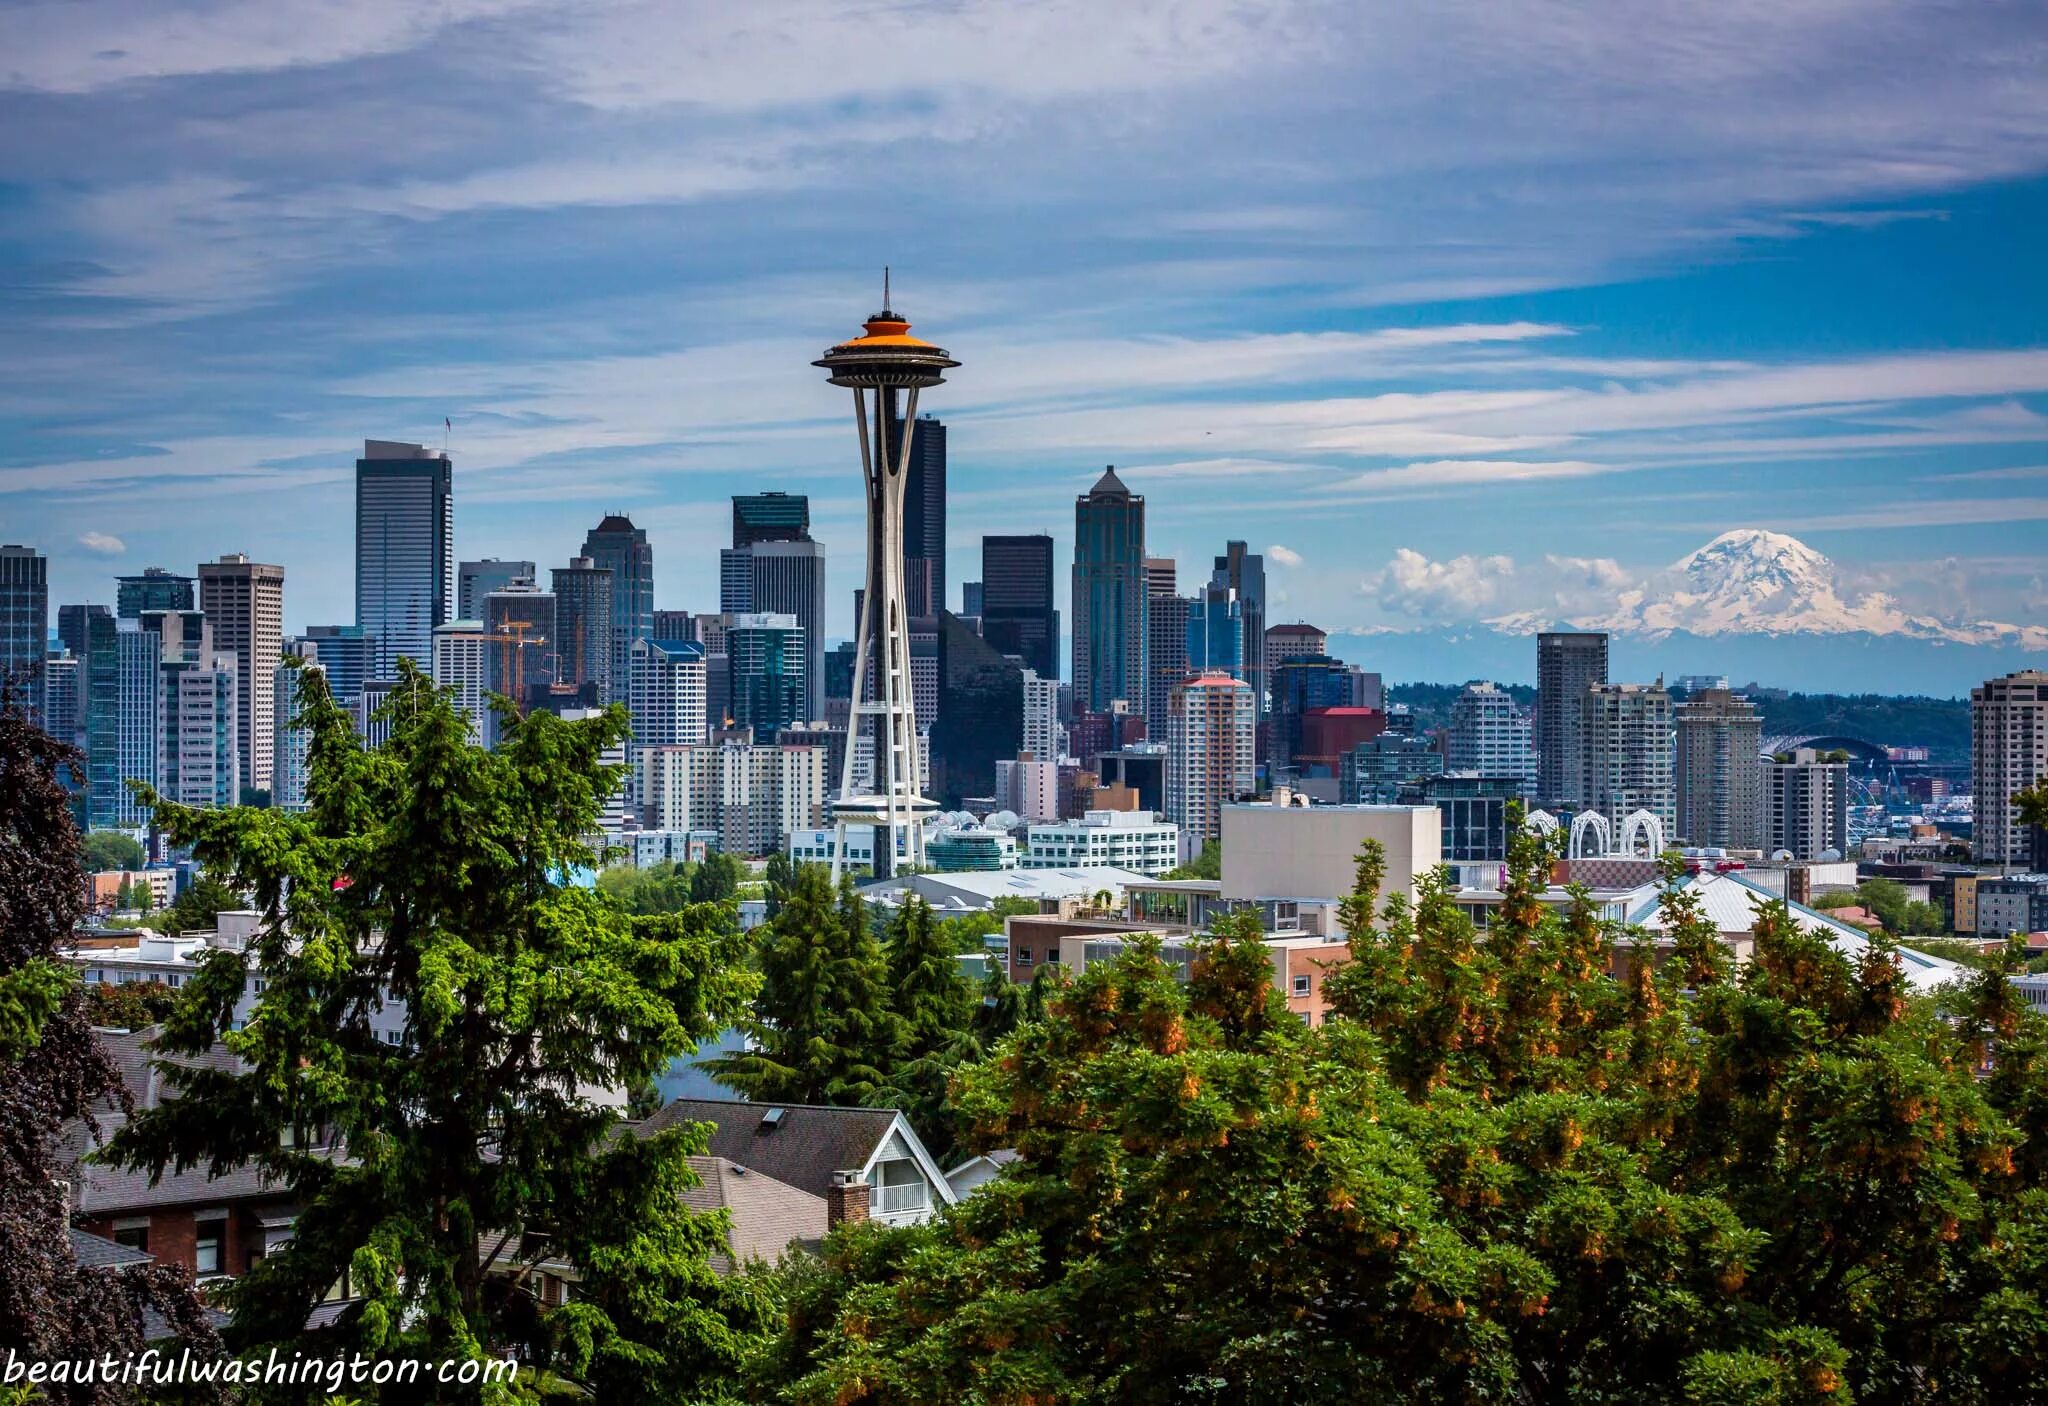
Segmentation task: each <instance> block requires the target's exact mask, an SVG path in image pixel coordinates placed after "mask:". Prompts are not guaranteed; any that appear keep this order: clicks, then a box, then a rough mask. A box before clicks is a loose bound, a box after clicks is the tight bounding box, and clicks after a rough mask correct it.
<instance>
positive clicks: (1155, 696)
mask: <svg viewBox="0 0 2048 1406" xmlns="http://www.w3.org/2000/svg"><path fill="white" fill-rule="evenodd" d="M1176 580H1177V573H1176V571H1175V568H1174V561H1173V558H1172V557H1148V558H1146V560H1145V699H1144V708H1145V717H1146V719H1147V721H1148V722H1149V723H1150V725H1151V728H1152V734H1153V736H1154V737H1155V738H1159V737H1163V736H1164V735H1165V731H1166V726H1165V724H1166V700H1167V698H1168V697H1169V696H1170V695H1171V694H1172V693H1173V690H1174V689H1175V687H1176V686H1178V685H1179V684H1180V683H1182V682H1183V681H1184V680H1185V679H1186V678H1187V677H1188V617H1189V614H1190V612H1191V611H1192V610H1193V607H1194V602H1192V601H1190V600H1189V599H1188V598H1187V597H1186V596H1183V595H1181V594H1180V593H1179V590H1178V587H1177V585H1176ZM1077 638H1078V637H1077Z"/></svg>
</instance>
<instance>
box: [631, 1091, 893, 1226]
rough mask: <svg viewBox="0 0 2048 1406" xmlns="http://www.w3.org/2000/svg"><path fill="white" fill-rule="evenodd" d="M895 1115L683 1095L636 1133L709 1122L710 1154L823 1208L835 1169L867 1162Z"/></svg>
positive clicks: (889, 1111) (707, 1151)
mask: <svg viewBox="0 0 2048 1406" xmlns="http://www.w3.org/2000/svg"><path fill="white" fill-rule="evenodd" d="M897 1117H898V1113H897V1110H895V1109H893V1108H827V1107H821V1106H818V1105H815V1104H770V1103H744V1102H741V1101H739V1100H736V1099H708V1098H679V1099H677V1100H675V1102H673V1103H671V1104H669V1105H668V1106H667V1107H665V1108H663V1109H661V1110H660V1111H658V1112H656V1113H655V1114H654V1115H653V1116H652V1117H650V1118H648V1119H647V1120H646V1121H644V1122H642V1123H640V1124H639V1125H638V1127H637V1129H636V1131H637V1132H639V1134H640V1135H641V1136H643V1137H651V1136H652V1135H654V1134H655V1133H658V1132H662V1131H665V1130H666V1129H669V1128H674V1127H680V1126H683V1125H685V1124H689V1123H709V1124H711V1127H712V1131H711V1144H710V1146H709V1147H708V1148H706V1149H705V1155H706V1156H707V1157H709V1158H712V1159H715V1160H717V1161H722V1162H727V1163H730V1164H732V1165H734V1166H738V1167H742V1168H745V1169H747V1170H749V1171H754V1172H762V1173H765V1174H766V1175H768V1176H770V1177H772V1178H774V1179H775V1180H776V1181H779V1182H781V1183H782V1184H783V1185H785V1186H787V1187H791V1188H793V1189H795V1190H797V1191H799V1192H805V1193H809V1194H810V1195H812V1196H815V1197H818V1198H821V1205H822V1198H823V1196H824V1194H825V1192H826V1191H827V1190H828V1189H829V1188H830V1187H831V1185H832V1174H833V1173H834V1172H837V1171H847V1170H859V1169H861V1168H864V1167H866V1166H867V1165H868V1163H869V1161H871V1160H872V1159H873V1157H874V1155H875V1153H876V1152H877V1151H878V1150H880V1148H881V1146H882V1144H883V1142H884V1141H885V1140H887V1138H888V1136H889V1133H890V1131H891V1130H892V1129H893V1128H894V1127H895V1126H896V1120H897ZM720 1194H723V1191H722V1189H721V1192H720ZM785 1243H786V1242H785Z"/></svg>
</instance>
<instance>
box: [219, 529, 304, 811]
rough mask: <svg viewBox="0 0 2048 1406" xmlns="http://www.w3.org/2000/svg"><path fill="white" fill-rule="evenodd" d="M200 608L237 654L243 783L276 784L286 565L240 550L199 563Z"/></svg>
mask: <svg viewBox="0 0 2048 1406" xmlns="http://www.w3.org/2000/svg"><path fill="white" fill-rule="evenodd" d="M199 608H200V610H201V611H203V612H204V613H205V615H206V619H207V623H208V624H210V625H211V626H212V627H213V647H214V648H215V649H216V650H219V651H220V652H221V653H223V654H232V655H234V656H235V755H236V758H237V765H239V766H240V767H241V776H240V778H239V781H240V784H241V785H243V786H247V787H250V788H252V789H254V790H258V791H268V790H269V789H270V773H271V759H272V756H273V754H274V750H275V746H276V743H275V740H274V734H275V729H276V727H277V709H276V708H275V706H273V705H274V701H275V694H276V688H277V681H276V678H275V676H274V675H273V674H272V672H271V670H272V669H273V668H274V667H275V666H276V664H277V662H278V660H279V659H280V658H282V657H283V655H284V568H283V567H281V566H265V565H263V564H262V563H260V562H253V561H251V560H249V558H248V557H246V556H244V555H243V554H242V553H240V552H234V553H231V554H229V555H226V556H223V557H221V558H220V560H218V561H207V562H201V563H200V564H199Z"/></svg>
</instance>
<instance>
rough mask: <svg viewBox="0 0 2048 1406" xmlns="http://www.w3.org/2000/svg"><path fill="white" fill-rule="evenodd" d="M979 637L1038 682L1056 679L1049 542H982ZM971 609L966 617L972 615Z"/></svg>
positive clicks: (1056, 625)
mask: <svg viewBox="0 0 2048 1406" xmlns="http://www.w3.org/2000/svg"><path fill="white" fill-rule="evenodd" d="M980 584H981V593H980V594H981V609H980V611H979V612H978V613H979V614H980V616H981V621H982V624H981V635H982V638H983V639H985V640H987V641H988V642H989V643H990V644H991V645H993V646H995V649H996V652H997V653H999V654H1007V655H1010V656H1011V657H1013V658H1015V659H1017V660H1018V661H1020V662H1021V663H1022V664H1023V666H1024V667H1025V668H1027V669H1030V670H1032V671H1033V672H1034V673H1036V674H1037V675H1038V676H1039V677H1040V678H1042V679H1057V678H1058V677H1059V676H1060V613H1059V612H1058V611H1057V610H1054V609H1053V605H1052V537H1051V536H1050V535H1049V534H1046V533H1042V532H1040V533H1033V534H1031V535H1029V536H1020V537H1000V536H999V537H984V538H982V539H981V583H980ZM976 613H977V612H975V611H972V610H970V611H969V612H968V614H970V615H972V614H976Z"/></svg>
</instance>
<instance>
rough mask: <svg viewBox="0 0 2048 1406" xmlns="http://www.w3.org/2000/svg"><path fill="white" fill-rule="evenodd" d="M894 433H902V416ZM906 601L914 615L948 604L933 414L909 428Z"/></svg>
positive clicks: (940, 461)
mask: <svg viewBox="0 0 2048 1406" xmlns="http://www.w3.org/2000/svg"><path fill="white" fill-rule="evenodd" d="M895 433H896V435H897V436H900V435H901V434H902V433H903V422H902V421H900V420H899V421H897V422H896V430H895ZM903 599H904V605H905V607H906V608H907V609H908V610H909V612H910V614H911V616H912V617H913V618H916V617H918V616H924V615H937V614H938V613H939V612H940V611H941V610H943V609H945V607H946V426H945V423H944V422H943V421H940V420H935V419H933V418H932V417H931V416H929V415H923V416H919V417H918V420H917V422H916V424H915V425H914V426H913V427H912V429H911V432H910V473H909V475H908V476H907V477H906V478H905V479H904V482H903ZM756 608H757V609H758V608H759V607H758V606H757V607H756Z"/></svg>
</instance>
